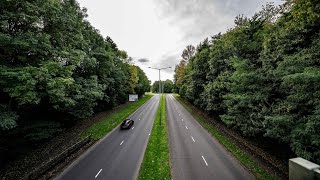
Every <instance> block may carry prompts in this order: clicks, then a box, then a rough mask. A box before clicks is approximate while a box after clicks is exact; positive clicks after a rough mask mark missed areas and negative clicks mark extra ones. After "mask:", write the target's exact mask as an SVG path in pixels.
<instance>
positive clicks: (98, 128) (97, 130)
mask: <svg viewBox="0 0 320 180" xmlns="http://www.w3.org/2000/svg"><path fill="white" fill-rule="evenodd" d="M152 96H153V95H146V96H145V97H143V98H141V99H139V101H136V102H133V103H131V104H129V105H128V106H125V107H123V108H121V109H119V110H118V111H116V112H115V113H113V114H111V115H110V116H107V117H105V118H104V119H103V120H102V121H100V122H97V123H95V124H93V125H92V126H90V127H89V128H88V129H86V130H84V131H83V132H82V133H81V137H85V136H87V135H91V138H93V139H95V140H98V139H100V138H102V137H103V136H105V135H106V134H107V133H108V132H110V131H112V129H114V128H115V127H116V126H117V125H119V124H120V123H121V122H122V121H123V120H124V119H125V118H127V117H128V116H129V115H130V114H132V113H133V112H134V111H136V110H137V109H138V108H139V107H140V106H142V105H143V104H144V103H145V102H146V101H148V100H149V99H150V98H151V97H152Z"/></svg>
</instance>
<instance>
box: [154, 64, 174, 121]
mask: <svg viewBox="0 0 320 180" xmlns="http://www.w3.org/2000/svg"><path fill="white" fill-rule="evenodd" d="M148 68H150V69H156V70H159V90H158V92H159V96H160V100H159V107H160V126H161V98H162V94H161V84H160V83H161V80H160V71H161V70H163V69H169V68H172V67H165V68H153V67H148Z"/></svg>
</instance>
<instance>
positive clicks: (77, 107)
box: [0, 0, 150, 142]
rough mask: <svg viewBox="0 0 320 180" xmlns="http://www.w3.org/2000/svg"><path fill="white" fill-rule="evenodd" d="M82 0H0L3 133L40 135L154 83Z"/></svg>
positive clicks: (0, 128)
mask: <svg viewBox="0 0 320 180" xmlns="http://www.w3.org/2000/svg"><path fill="white" fill-rule="evenodd" d="M86 17H87V13H86V9H85V8H83V9H81V8H80V7H79V4H78V3H77V2H76V0H14V1H10V0H2V1H0V119H1V120H0V134H1V136H2V137H22V138H23V139H24V140H27V141H32V142H34V141H41V140H44V139H47V138H50V137H52V136H53V135H54V134H55V133H56V132H59V131H60V130H61V129H62V128H64V127H68V126H70V125H72V124H74V122H76V121H77V120H79V119H82V118H86V117H89V116H91V115H92V114H93V113H94V112H98V111H102V110H107V109H110V108H112V107H115V106H117V105H119V104H121V103H124V102H126V101H127V98H128V94H129V93H136V94H139V95H143V94H144V93H145V92H146V91H149V89H150V81H149V80H148V78H147V76H146V75H145V73H144V72H143V71H142V70H141V69H140V68H139V67H138V66H135V65H133V64H132V63H131V61H132V58H130V57H128V55H127V53H126V52H125V51H122V50H119V49H118V47H117V45H116V44H115V43H114V42H113V40H112V39H111V38H110V37H106V38H104V37H103V36H102V35H101V34H100V33H99V31H98V30H97V29H95V28H94V27H93V26H92V25H91V24H90V23H89V22H88V21H87V20H86Z"/></svg>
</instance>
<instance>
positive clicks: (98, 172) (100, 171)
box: [94, 169, 102, 178]
mask: <svg viewBox="0 0 320 180" xmlns="http://www.w3.org/2000/svg"><path fill="white" fill-rule="evenodd" d="M101 171H102V169H100V171H99V172H98V174H97V175H96V176H95V177H94V178H97V177H98V176H99V174H100V173H101Z"/></svg>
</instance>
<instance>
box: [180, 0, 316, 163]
mask: <svg viewBox="0 0 320 180" xmlns="http://www.w3.org/2000/svg"><path fill="white" fill-rule="evenodd" d="M319 46H320V3H319V2H318V1H314V0H300V1H291V0H287V1H286V2H285V3H284V4H283V5H281V6H279V7H275V6H273V5H272V4H267V5H266V6H264V7H263V8H262V10H261V11H260V12H257V13H256V14H255V15H254V16H253V17H250V18H248V17H244V16H243V15H242V16H237V17H236V19H235V26H234V27H233V28H231V29H229V30H228V31H227V32H226V33H224V34H221V33H219V34H217V35H214V36H212V37H211V39H210V40H208V39H205V40H204V41H203V42H201V43H200V44H199V45H198V47H197V48H196V52H195V54H193V55H192V56H191V57H190V58H189V60H188V62H186V61H185V60H181V62H180V63H179V64H178V65H177V66H176V70H175V85H176V87H177V88H178V91H179V93H180V95H181V96H182V97H184V98H186V99H187V100H188V101H190V102H191V103H193V104H194V105H196V106H198V107H200V108H202V109H204V110H205V111H207V112H208V113H209V114H211V115H215V116H218V117H220V119H221V121H222V122H223V123H225V124H226V125H227V126H229V127H230V128H234V129H236V130H238V131H240V132H241V133H243V134H244V135H246V136H250V137H268V138H272V139H274V140H275V141H278V142H282V143H287V144H289V145H290V147H291V148H292V150H293V151H294V152H295V153H296V154H297V155H298V156H302V157H304V158H306V159H310V160H313V161H315V162H317V163H320V63H319V59H320V49H319ZM183 54H184V52H183Z"/></svg>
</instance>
